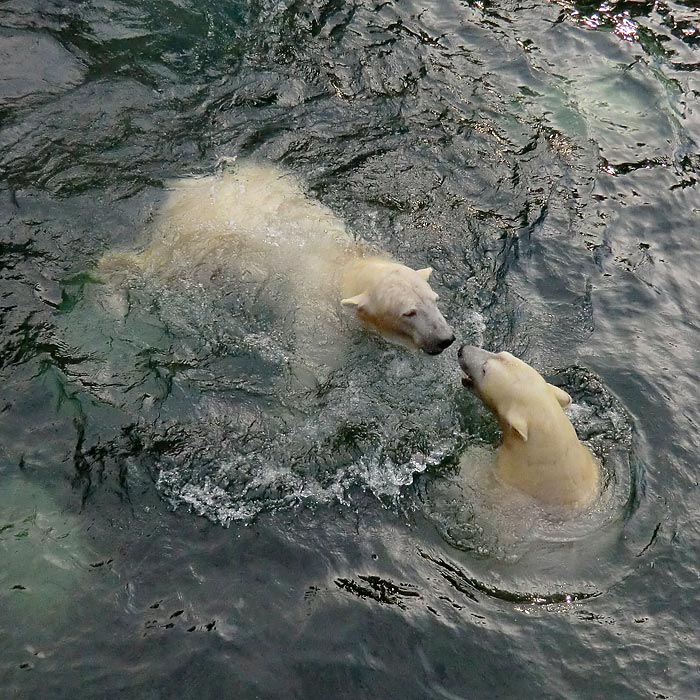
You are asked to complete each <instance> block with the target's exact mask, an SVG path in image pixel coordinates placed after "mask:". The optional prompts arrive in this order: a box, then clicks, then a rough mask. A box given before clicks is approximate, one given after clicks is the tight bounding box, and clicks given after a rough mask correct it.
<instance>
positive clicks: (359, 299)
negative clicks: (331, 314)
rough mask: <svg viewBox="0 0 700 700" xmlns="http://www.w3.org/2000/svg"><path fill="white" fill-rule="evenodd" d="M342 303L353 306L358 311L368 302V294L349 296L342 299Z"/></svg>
mask: <svg viewBox="0 0 700 700" xmlns="http://www.w3.org/2000/svg"><path fill="white" fill-rule="evenodd" d="M340 303H341V304H342V305H343V306H348V307H352V308H354V309H357V310H358V311H359V310H360V309H361V308H362V307H363V306H364V305H365V304H366V303H367V295H366V294H358V295H356V296H354V297H348V298H347V299H341V300H340Z"/></svg>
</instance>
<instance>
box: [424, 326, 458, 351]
mask: <svg viewBox="0 0 700 700" xmlns="http://www.w3.org/2000/svg"><path fill="white" fill-rule="evenodd" d="M454 342H455V334H454V333H453V332H452V331H450V333H449V336H445V337H444V338H439V339H437V340H436V341H434V342H433V343H431V344H429V345H426V346H424V347H423V348H422V350H423V352H425V353H427V354H428V355H439V354H440V353H441V352H442V351H443V350H447V348H449V347H450V345H452V343H454Z"/></svg>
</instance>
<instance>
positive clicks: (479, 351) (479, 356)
mask: <svg viewBox="0 0 700 700" xmlns="http://www.w3.org/2000/svg"><path fill="white" fill-rule="evenodd" d="M493 357H495V354H494V353H492V352H489V351H488V350H484V349H483V348H477V347H474V346H473V345H462V346H461V347H460V348H459V350H458V351H457V360H458V362H459V366H460V368H461V370H462V372H463V376H462V384H463V385H464V386H465V387H467V388H473V386H474V384H475V383H476V382H478V380H479V379H480V378H481V376H482V375H483V368H484V365H485V363H486V362H488V361H489V360H490V359H491V358H493Z"/></svg>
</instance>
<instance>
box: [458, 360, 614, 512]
mask: <svg viewBox="0 0 700 700" xmlns="http://www.w3.org/2000/svg"><path fill="white" fill-rule="evenodd" d="M459 360H460V366H461V367H462V369H463V371H464V372H465V374H466V375H468V377H469V378H470V380H471V386H472V388H473V390H474V392H475V393H476V394H477V395H478V396H479V397H480V398H481V400H482V401H483V402H484V403H485V404H486V405H487V406H488V407H489V408H490V409H491V410H492V411H493V413H494V414H495V415H496V417H497V418H498V421H499V423H500V425H501V429H502V431H503V439H502V443H501V445H500V447H499V448H498V454H497V460H496V476H497V478H498V479H499V480H500V481H502V482H503V483H505V484H509V485H510V486H514V487H515V488H517V489H519V490H520V491H522V492H524V493H527V494H529V495H530V496H532V497H534V498H536V499H538V500H539V501H541V502H543V503H547V504H553V505H562V506H575V507H583V506H586V505H588V504H590V503H591V502H592V501H593V500H594V499H595V498H596V497H597V496H598V493H599V489H600V466H599V464H598V463H597V461H596V460H595V459H594V457H593V455H592V454H591V453H590V452H589V451H588V449H586V447H584V446H583V445H582V444H581V443H580V442H579V440H578V437H577V436H576V432H575V430H574V428H573V426H572V425H571V422H570V421H569V419H568V417H567V415H566V413H565V412H564V408H567V407H568V406H569V405H570V403H571V397H570V396H569V395H568V394H567V393H566V392H565V391H562V390H561V389H559V388H558V387H555V386H553V385H551V384H548V383H547V382H546V381H545V380H544V379H543V378H542V376H541V375H540V374H539V373H538V372H537V371H536V370H535V369H533V368H532V367H530V366H529V365H528V364H526V363H525V362H523V361H522V360H519V359H518V358H516V357H514V356H513V355H511V354H510V353H507V352H500V353H497V354H494V353H489V352H487V351H485V350H481V349H479V348H470V347H464V348H462V349H461V350H460V354H459Z"/></svg>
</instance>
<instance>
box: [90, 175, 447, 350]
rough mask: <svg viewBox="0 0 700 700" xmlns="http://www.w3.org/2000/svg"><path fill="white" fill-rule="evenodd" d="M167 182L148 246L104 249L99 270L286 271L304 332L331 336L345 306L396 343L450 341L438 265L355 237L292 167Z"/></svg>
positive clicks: (263, 274)
mask: <svg viewBox="0 0 700 700" xmlns="http://www.w3.org/2000/svg"><path fill="white" fill-rule="evenodd" d="M168 187H169V194H168V197H167V200H166V201H165V203H164V205H163V207H162V208H161V209H160V211H159V212H158V214H157V215H156V217H155V220H154V222H153V226H152V230H153V236H152V240H151V241H150V243H149V244H148V246H147V247H146V249H145V250H143V252H141V253H137V254H131V253H129V254H122V253H112V254H110V255H107V256H105V258H103V260H102V262H101V269H102V271H104V272H109V271H114V270H115V268H124V267H128V268H130V269H134V268H137V269H138V270H140V271H141V272H145V273H150V274H153V275H156V276H158V277H159V278H161V279H177V280H179V279H182V277H183V276H184V275H187V276H193V275H197V276H198V277H199V278H200V279H201V278H202V276H204V283H205V284H206V285H209V286H212V282H213V281H214V280H215V279H216V278H217V276H219V273H221V272H222V271H224V272H225V274H227V275H229V276H233V277H234V278H235V279H240V280H250V279H266V278H270V277H271V276H281V277H283V278H284V279H285V283H286V284H287V292H286V294H287V296H288V297H289V298H290V300H291V302H292V303H293V304H295V305H296V307H297V308H296V309H295V310H294V311H295V315H296V321H295V322H296V326H297V329H296V335H298V336H302V337H304V336H305V337H306V338H307V339H309V338H317V337H319V336H324V337H325V336H326V335H328V336H329V337H331V338H332V337H333V331H332V330H331V329H329V327H328V326H329V325H332V324H329V322H328V317H329V316H331V315H332V314H333V309H332V307H334V306H335V305H337V304H338V302H340V304H341V305H342V307H344V308H346V309H348V310H350V311H351V312H353V313H354V314H355V315H356V317H357V318H358V319H359V320H360V322H361V323H362V324H363V325H364V326H365V327H366V328H368V329H371V330H373V331H376V332H377V333H379V334H380V335H382V336H383V337H384V338H386V339H388V340H390V341H393V342H395V343H400V344H403V345H406V346H409V347H412V348H416V349H420V350H423V351H424V352H426V353H428V354H431V355H435V354H438V353H440V352H442V351H443V350H444V349H445V348H447V347H448V346H449V345H451V344H452V342H453V341H454V333H453V331H452V328H451V327H450V325H449V324H448V323H447V321H446V320H445V318H444V316H443V315H442V313H441V312H440V310H439V309H438V306H437V303H436V302H437V300H438V295H437V294H436V293H435V292H434V291H433V290H432V289H431V287H430V285H429V284H428V278H429V277H430V274H431V272H432V268H429V267H428V268H424V269H420V270H413V269H411V268H409V267H407V266H406V265H402V264H401V263H399V262H396V261H394V260H392V259H391V258H389V257H388V256H386V255H383V254H380V253H373V252H372V251H370V250H369V248H368V246H366V245H364V244H362V243H359V242H356V241H355V240H353V238H352V237H351V236H350V235H349V234H348V232H347V231H346V229H345V226H344V224H343V222H342V221H341V220H340V219H339V218H338V217H337V216H336V215H335V214H333V212H332V211H331V210H330V209H328V208H327V207H325V206H323V205H322V204H321V203H319V202H317V201H314V200H312V199H310V198H309V197H308V196H307V195H306V193H305V192H304V190H303V188H302V186H301V185H300V183H299V182H298V181H297V180H296V179H295V178H294V177H293V176H292V175H291V174H290V173H287V172H284V171H282V170H280V169H278V168H276V167H274V166H273V165H270V164H263V163H255V162H241V163H237V164H235V165H234V166H233V168H232V169H231V170H229V171H227V172H223V173H221V174H217V175H213V176H208V177H192V178H184V179H180V180H175V181H171V182H170V183H169V184H168ZM224 276H225V275H224ZM331 344H332V342H331Z"/></svg>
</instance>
